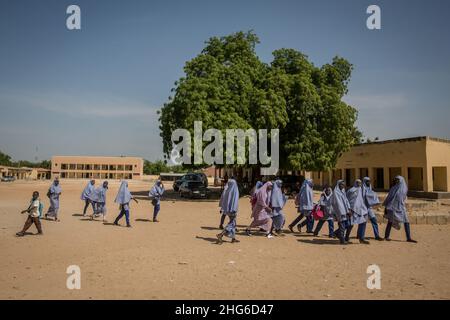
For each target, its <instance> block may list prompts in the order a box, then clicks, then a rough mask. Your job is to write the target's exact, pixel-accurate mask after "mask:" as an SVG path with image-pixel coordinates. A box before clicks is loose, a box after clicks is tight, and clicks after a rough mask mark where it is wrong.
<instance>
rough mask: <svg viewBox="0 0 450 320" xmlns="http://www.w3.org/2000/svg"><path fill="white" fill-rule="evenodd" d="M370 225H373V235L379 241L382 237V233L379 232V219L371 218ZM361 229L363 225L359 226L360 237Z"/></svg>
mask: <svg viewBox="0 0 450 320" xmlns="http://www.w3.org/2000/svg"><path fill="white" fill-rule="evenodd" d="M370 223H371V224H372V228H373V235H374V236H375V239H378V238H379V237H380V231H379V230H378V221H377V218H375V217H372V218H370ZM360 228H362V225H361V224H360V225H359V226H358V235H359V229H360ZM365 228H366V226H365V225H364V229H365Z"/></svg>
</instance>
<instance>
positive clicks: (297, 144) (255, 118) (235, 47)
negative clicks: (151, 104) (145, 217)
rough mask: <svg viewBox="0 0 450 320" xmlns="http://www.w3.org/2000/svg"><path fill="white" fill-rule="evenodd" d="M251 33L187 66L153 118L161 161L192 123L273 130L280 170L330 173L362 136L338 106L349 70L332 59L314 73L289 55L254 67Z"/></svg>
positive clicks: (212, 43) (216, 44)
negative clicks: (174, 136) (175, 137)
mask: <svg viewBox="0 0 450 320" xmlns="http://www.w3.org/2000/svg"><path fill="white" fill-rule="evenodd" d="M257 43H259V39H258V37H257V36H256V35H255V34H254V33H253V32H247V33H244V32H237V33H235V34H231V35H228V36H225V37H221V38H218V37H213V38H211V39H209V41H207V42H206V46H205V48H204V49H203V50H202V52H201V53H200V54H199V55H198V56H196V57H195V58H193V59H192V60H191V61H189V62H187V63H186V65H185V68H184V71H185V77H182V78H181V79H179V81H177V82H175V88H173V89H172V92H174V93H175V95H174V97H173V99H172V98H170V99H169V102H168V103H166V104H165V105H164V106H163V108H162V109H161V111H160V113H159V114H160V118H159V121H160V130H161V137H162V139H163V147H164V153H165V155H166V157H167V156H168V155H169V154H170V151H171V149H172V142H171V134H172V131H173V130H175V129H178V128H184V129H187V130H189V131H190V132H191V135H192V136H193V128H194V121H198V120H201V121H202V122H203V128H204V130H206V129H208V128H216V129H219V130H221V131H222V134H223V135H224V136H225V130H226V129H238V128H239V129H244V130H245V129H248V128H254V129H256V130H258V129H276V128H278V129H280V159H281V161H282V163H281V166H282V167H283V168H289V169H305V170H325V169H329V168H332V167H334V166H335V164H336V161H337V159H338V158H339V156H340V155H341V154H342V152H344V151H347V150H348V149H349V148H350V147H351V145H353V144H354V143H355V142H359V141H360V139H361V138H362V134H361V133H360V132H359V131H358V130H357V128H356V127H355V121H356V119H357V111H356V110H355V109H354V108H353V107H351V106H349V105H347V104H345V103H344V102H343V101H342V97H343V96H344V95H345V94H346V93H347V90H348V83H349V80H350V76H351V72H352V69H353V66H352V65H351V64H350V63H349V62H348V61H347V60H345V59H343V58H340V57H335V58H334V59H333V61H332V62H331V63H330V64H326V65H324V66H322V67H321V68H318V67H315V66H314V65H313V64H312V63H311V62H310V61H309V60H308V57H307V56H306V55H304V54H302V53H301V52H298V51H296V50H294V49H280V50H276V51H274V52H273V57H274V58H273V61H272V63H271V64H270V65H267V64H265V63H263V62H261V61H260V60H259V58H258V56H257V55H256V52H255V46H256V44H257Z"/></svg>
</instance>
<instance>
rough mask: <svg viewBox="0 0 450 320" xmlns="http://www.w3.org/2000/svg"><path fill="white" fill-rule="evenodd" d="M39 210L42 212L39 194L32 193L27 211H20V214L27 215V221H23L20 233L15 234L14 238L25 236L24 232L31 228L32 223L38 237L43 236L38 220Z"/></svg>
mask: <svg viewBox="0 0 450 320" xmlns="http://www.w3.org/2000/svg"><path fill="white" fill-rule="evenodd" d="M41 210H42V205H41V201H40V200H39V192H37V191H34V192H33V198H32V199H31V202H30V205H29V206H28V209H26V210H23V211H22V214H23V213H25V212H27V213H28V218H27V221H25V224H24V226H23V229H22V231H20V232H17V233H16V236H18V237H23V236H24V235H25V232H26V231H27V230H28V229H29V228H30V227H31V225H32V224H33V223H34V225H35V226H36V228H37V231H38V233H37V234H39V235H42V234H43V233H42V227H41V220H39V217H40V215H41Z"/></svg>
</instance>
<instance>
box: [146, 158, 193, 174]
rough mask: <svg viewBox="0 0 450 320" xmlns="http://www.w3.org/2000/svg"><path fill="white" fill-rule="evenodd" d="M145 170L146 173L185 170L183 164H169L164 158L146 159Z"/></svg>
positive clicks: (180, 171)
mask: <svg viewBox="0 0 450 320" xmlns="http://www.w3.org/2000/svg"><path fill="white" fill-rule="evenodd" d="M143 171H144V174H160V173H161V172H165V173H168V172H174V173H182V172H184V171H185V170H184V169H183V168H182V167H181V166H168V165H167V164H166V162H164V161H162V160H157V161H155V162H151V161H148V160H144V168H143Z"/></svg>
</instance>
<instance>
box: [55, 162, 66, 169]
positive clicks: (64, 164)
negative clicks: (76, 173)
mask: <svg viewBox="0 0 450 320" xmlns="http://www.w3.org/2000/svg"><path fill="white" fill-rule="evenodd" d="M55 165H56V166H58V164H55ZM67 167H68V166H67V164H66V163H63V164H62V165H61V170H67Z"/></svg>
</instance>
